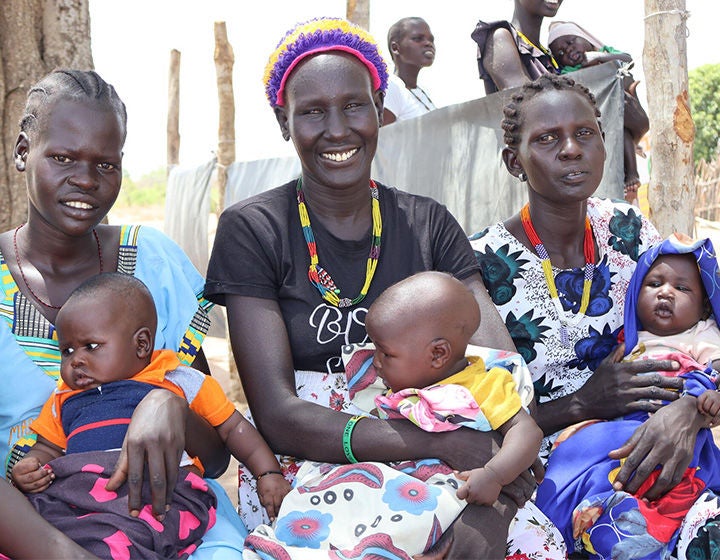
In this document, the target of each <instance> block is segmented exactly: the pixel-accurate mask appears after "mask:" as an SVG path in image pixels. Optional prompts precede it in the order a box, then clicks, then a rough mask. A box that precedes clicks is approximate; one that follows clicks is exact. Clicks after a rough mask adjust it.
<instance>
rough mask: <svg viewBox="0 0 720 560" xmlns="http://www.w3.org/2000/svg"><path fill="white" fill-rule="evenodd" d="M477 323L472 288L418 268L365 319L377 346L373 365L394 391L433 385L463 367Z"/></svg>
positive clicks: (442, 274)
mask: <svg viewBox="0 0 720 560" xmlns="http://www.w3.org/2000/svg"><path fill="white" fill-rule="evenodd" d="M479 325H480V308H479V307H478V304H477V302H476V301H475V297H474V296H473V294H472V292H471V291H470V290H469V289H468V288H467V287H466V286H465V285H464V284H463V283H462V282H460V281H459V280H457V279H456V278H454V277H453V276H451V275H449V274H446V273H444V272H420V273H418V274H415V275H413V276H410V277H409V278H406V279H405V280H401V281H400V282H398V283H397V284H393V285H392V286H390V287H389V288H388V289H387V290H385V291H384V292H383V293H382V294H381V295H380V297H378V299H377V300H376V301H375V302H374V303H373V304H372V305H371V306H370V309H369V310H368V313H367V316H366V318H365V327H366V329H367V332H368V336H369V337H370V339H371V340H372V341H373V343H374V344H375V347H376V350H375V357H374V358H373V365H374V366H375V369H376V370H377V372H378V375H379V376H380V377H381V378H382V379H383V380H384V381H385V384H386V385H387V386H388V387H390V388H391V389H392V390H393V391H396V392H397V391H400V390H401V389H406V388H408V387H418V388H420V387H425V386H427V385H432V384H433V383H437V382H438V381H440V380H442V379H444V378H445V377H448V376H450V375H453V374H455V373H457V372H458V371H460V370H462V369H463V368H464V367H465V365H466V364H467V362H466V360H465V351H466V349H467V345H468V342H469V341H470V337H472V335H473V334H474V333H475V331H476V330H477V328H478V326H479Z"/></svg>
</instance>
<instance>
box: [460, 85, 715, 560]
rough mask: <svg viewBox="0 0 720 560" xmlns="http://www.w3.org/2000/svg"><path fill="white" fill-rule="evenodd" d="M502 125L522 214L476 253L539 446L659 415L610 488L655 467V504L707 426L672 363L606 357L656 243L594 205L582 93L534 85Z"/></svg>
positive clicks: (631, 484)
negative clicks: (600, 422)
mask: <svg viewBox="0 0 720 560" xmlns="http://www.w3.org/2000/svg"><path fill="white" fill-rule="evenodd" d="M504 115H505V118H504V120H503V123H502V126H503V129H504V131H505V143H506V147H505V149H504V150H503V161H504V163H505V165H506V167H507V169H508V171H509V172H510V173H511V174H512V175H514V176H515V177H517V178H518V179H519V180H520V181H521V182H523V183H524V184H525V187H526V189H527V194H528V204H527V205H526V206H525V207H524V208H523V209H522V210H521V211H520V212H519V213H518V214H516V215H514V216H511V217H510V218H508V219H507V220H506V221H504V222H502V223H498V224H495V225H493V226H491V227H489V228H487V229H486V230H484V231H482V232H480V233H478V234H476V235H474V236H472V237H471V243H472V245H473V248H474V249H475V253H476V256H477V258H478V261H479V263H480V265H481V273H482V275H483V281H484V283H485V285H486V287H487V289H488V291H489V292H490V295H491V297H492V299H493V302H494V303H495V305H496V307H497V308H498V310H499V312H500V314H501V316H502V317H503V319H504V320H505V324H506V326H507V328H508V331H509V332H510V334H511V336H512V337H513V340H514V342H515V345H516V347H517V349H518V351H519V352H520V353H521V354H522V355H523V357H524V358H525V360H526V361H527V362H528V365H529V366H530V370H531V373H532V376H533V382H534V386H535V398H536V403H537V405H538V406H537V412H536V414H535V419H536V421H537V422H538V424H539V425H540V427H541V428H542V429H543V431H544V433H545V435H546V438H545V441H544V445H543V449H542V450H541V453H542V456H543V458H545V459H546V458H547V456H548V455H549V454H550V452H551V450H552V445H553V442H554V440H555V438H556V437H557V433H558V432H560V431H561V430H563V429H565V428H567V427H568V426H571V425H574V424H577V423H580V422H583V421H585V420H590V419H598V418H600V419H613V418H617V417H619V416H622V415H624V414H627V413H629V412H632V411H637V410H646V411H651V412H655V414H653V415H652V416H651V418H650V420H649V421H647V422H646V423H645V424H643V425H642V426H641V427H640V428H638V430H637V431H636V432H635V433H634V434H633V435H632V437H631V438H630V439H629V440H628V441H627V442H626V443H625V445H623V446H622V447H621V448H619V449H617V450H614V451H612V452H611V456H612V457H613V458H616V459H625V460H624V462H623V466H622V468H621V469H620V471H619V473H618V475H617V478H616V481H617V482H619V483H620V484H621V485H622V486H623V490H625V491H627V492H630V493H634V492H636V491H637V490H638V488H639V487H640V486H641V484H642V483H643V482H644V481H645V480H646V479H647V478H648V477H649V476H650V474H651V472H652V471H653V470H655V469H656V467H661V471H660V474H659V476H658V477H657V479H656V480H655V482H654V484H652V485H651V486H650V487H649V489H647V491H646V492H645V493H644V497H645V498H647V499H649V500H653V499H655V498H656V497H659V496H660V495H662V494H664V493H665V492H666V491H667V490H668V489H670V488H672V487H673V486H675V485H676V484H677V482H678V481H679V480H680V478H681V476H682V474H683V472H684V471H685V468H686V467H687V465H688V464H689V462H690V459H691V458H692V454H693V443H694V440H695V436H696V435H697V432H698V430H699V429H700V427H702V425H703V419H702V418H701V417H700V415H699V414H698V412H697V408H696V405H695V402H694V401H695V398H694V397H691V396H683V397H679V396H678V392H677V389H679V388H681V387H680V385H679V383H678V381H679V380H677V379H671V378H667V377H663V376H661V375H660V374H658V373H654V372H659V371H666V370H674V369H677V364H675V363H672V362H670V361H660V360H646V361H643V362H642V363H639V362H635V363H620V359H621V356H622V354H620V353H617V352H613V350H614V349H615V347H616V346H617V344H618V335H619V334H620V332H621V329H622V326H623V323H622V321H623V308H624V300H625V292H626V290H627V286H628V282H629V280H630V277H631V275H632V272H633V270H634V268H635V265H636V263H637V260H638V257H639V255H640V254H641V253H642V252H643V251H644V250H645V249H646V248H647V247H648V246H649V245H650V244H653V243H655V242H658V241H660V236H659V234H658V232H657V231H656V230H655V228H654V227H653V226H652V224H651V223H650V222H649V221H648V220H647V219H646V218H645V217H644V216H642V214H640V213H639V212H638V210H637V208H635V207H633V206H630V205H628V204H625V203H623V202H616V201H611V200H605V199H599V198H595V197H593V194H594V193H595V190H596V189H597V187H598V185H599V184H600V181H601V179H602V173H603V165H604V162H605V147H604V143H603V136H602V129H601V127H600V122H599V116H600V113H599V111H598V109H597V107H596V105H595V100H594V97H593V95H592V94H591V93H590V92H589V91H588V90H587V89H586V88H584V87H583V86H581V85H579V84H576V83H574V81H573V80H571V79H569V78H566V77H560V76H554V75H545V76H541V77H540V78H538V79H537V80H535V81H534V82H529V83H527V84H526V85H525V86H524V87H523V88H522V90H521V91H520V92H519V93H517V94H515V95H514V96H513V97H512V99H511V100H510V101H509V103H508V104H507V106H506V107H505V109H504ZM638 373H648V375H636V374H638ZM660 401H671V403H670V404H668V405H666V406H664V407H662V405H661V404H659V402H660ZM704 497H705V496H703V497H701V498H700V499H699V500H698V504H699V503H700V502H703V500H704ZM717 505H718V504H717V502H716V501H715V502H714V506H715V507H716V506H717ZM696 515H698V513H697V512H694V511H693V510H691V512H690V513H689V514H688V516H696ZM713 515H716V513H715V514H713ZM695 519H696V520H697V518H695ZM702 524H703V523H702V522H701V523H700V525H702ZM686 525H690V524H689V523H688V522H687V521H686ZM694 526H697V524H696V525H694ZM681 531H682V528H681ZM571 544H572V543H571ZM681 546H686V544H685V545H683V541H682V539H681V541H680V544H679V545H678V547H681ZM571 550H572V547H571Z"/></svg>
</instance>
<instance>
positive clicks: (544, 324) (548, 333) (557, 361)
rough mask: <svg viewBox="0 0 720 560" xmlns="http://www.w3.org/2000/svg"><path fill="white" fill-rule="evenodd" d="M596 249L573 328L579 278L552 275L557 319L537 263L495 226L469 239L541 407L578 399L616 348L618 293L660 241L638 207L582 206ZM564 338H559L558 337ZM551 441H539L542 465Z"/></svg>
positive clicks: (598, 202) (605, 202) (578, 274)
mask: <svg viewBox="0 0 720 560" xmlns="http://www.w3.org/2000/svg"><path fill="white" fill-rule="evenodd" d="M587 212H588V217H589V218H590V224H591V225H592V230H593V234H594V236H595V240H596V242H597V245H598V248H599V255H598V260H597V266H596V268H595V275H594V278H593V283H592V289H591V292H590V303H589V305H588V309H587V311H586V314H585V317H583V318H582V319H581V320H580V321H577V320H576V319H577V317H576V313H577V311H578V310H579V308H580V299H581V296H582V289H583V278H584V276H583V275H584V271H583V269H582V268H575V269H568V270H560V269H557V268H555V267H553V273H554V275H555V284H556V286H557V290H558V294H559V296H560V302H561V304H562V307H563V310H564V313H563V314H562V315H563V316H559V315H558V310H557V309H556V307H555V305H554V303H553V301H552V299H551V297H550V292H549V291H548V287H547V284H546V282H545V276H544V274H543V269H542V265H541V261H540V258H539V257H538V256H537V255H536V254H535V253H534V252H532V251H530V250H529V249H527V248H526V247H525V246H524V245H523V244H522V243H520V241H518V240H517V239H516V238H515V237H514V236H513V235H512V234H511V233H510V232H508V230H507V229H505V226H504V225H503V224H502V223H498V224H495V225H494V226H490V227H489V228H487V229H485V230H484V231H482V232H480V233H477V234H475V235H473V236H471V237H470V242H471V244H472V246H473V249H474V250H475V256H476V257H477V259H478V262H479V263H480V266H481V273H482V276H483V280H484V282H485V286H486V287H487V289H488V292H489V293H490V296H491V297H492V300H493V303H495V306H496V307H497V309H498V311H499V312H500V315H501V316H502V318H503V319H504V321H505V324H506V326H507V328H508V331H509V332H510V335H511V336H512V338H513V341H514V342H515V346H516V347H517V350H518V352H520V354H521V355H522V356H523V358H525V361H526V362H527V364H528V366H529V367H530V372H531V374H532V379H533V386H534V389H535V399H536V401H537V402H538V403H543V402H548V401H551V400H554V399H557V398H559V397H562V396H565V395H568V394H571V393H573V392H575V391H577V390H578V389H579V388H580V387H581V386H582V385H583V384H584V383H585V381H587V379H588V377H590V375H591V374H592V372H593V371H594V370H595V368H596V367H597V365H598V364H599V363H600V362H601V361H602V360H603V358H605V357H606V356H607V355H608V354H609V352H610V351H611V350H612V349H613V347H614V346H615V345H616V344H617V337H618V334H619V332H620V330H621V328H622V326H623V311H624V306H625V292H626V290H627V287H628V283H629V281H630V277H631V276H632V273H633V270H635V264H636V263H637V260H638V257H639V256H640V254H641V253H642V252H643V251H644V250H645V249H647V248H648V247H649V246H650V245H652V244H654V243H656V242H659V241H660V240H661V238H660V235H659V234H658V232H657V230H656V229H655V227H654V226H653V225H652V224H651V223H650V222H649V220H648V219H647V218H646V217H645V216H643V215H642V214H641V213H640V211H639V210H638V208H637V207H635V206H631V205H629V204H626V203H624V202H619V201H611V200H609V199H599V198H590V199H588V208H587ZM563 331H564V333H566V336H561V332H563ZM554 439H555V438H554V437H553V436H550V437H548V438H545V441H544V442H543V448H542V450H541V454H542V456H543V457H546V456H547V454H548V451H549V449H550V446H551V445H552V441H554Z"/></svg>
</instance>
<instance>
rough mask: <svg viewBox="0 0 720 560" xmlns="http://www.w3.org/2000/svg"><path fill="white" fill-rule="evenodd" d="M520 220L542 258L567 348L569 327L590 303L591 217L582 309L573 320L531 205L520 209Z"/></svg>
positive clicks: (585, 248)
mask: <svg viewBox="0 0 720 560" xmlns="http://www.w3.org/2000/svg"><path fill="white" fill-rule="evenodd" d="M520 222H521V223H522V227H523V229H524V230H525V234H526V235H527V236H528V239H529V240H530V243H532V244H533V247H534V248H535V252H536V253H537V254H538V256H539V257H540V259H542V268H543V272H544V273H545V283H546V284H547V287H548V291H549V292H550V297H551V298H552V301H553V303H554V304H555V309H556V310H557V314H558V319H559V320H560V324H561V327H560V340H561V342H562V344H563V346H565V347H566V348H567V347H569V346H570V340H569V334H568V327H574V326H576V325H577V324H578V323H580V321H582V320H583V318H584V317H585V312H586V311H587V308H588V305H589V304H590V289H591V287H592V282H593V276H595V243H593V235H592V226H591V225H590V219H589V218H588V217H587V216H585V238H584V240H583V255H584V256H585V273H584V276H585V278H584V280H583V291H582V297H581V299H580V309H579V311H578V312H577V314H576V315H575V317H574V318H573V319H572V320H568V319H567V312H566V311H565V309H564V308H563V306H562V303H560V296H559V294H558V291H557V286H555V277H554V276H553V272H552V263H551V262H550V255H548V252H547V249H545V246H544V245H543V243H542V241H540V237H539V236H538V234H537V232H536V231H535V228H534V227H533V225H532V220H531V219H530V205H529V204H526V205H525V206H523V208H522V210H520Z"/></svg>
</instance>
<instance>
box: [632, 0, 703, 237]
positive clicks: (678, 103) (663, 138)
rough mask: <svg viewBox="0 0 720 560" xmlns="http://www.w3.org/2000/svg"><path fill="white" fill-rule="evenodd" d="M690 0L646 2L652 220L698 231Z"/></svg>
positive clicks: (663, 227)
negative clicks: (689, 66) (689, 62)
mask: <svg viewBox="0 0 720 560" xmlns="http://www.w3.org/2000/svg"><path fill="white" fill-rule="evenodd" d="M688 15H689V14H688V12H687V11H686V9H685V0H645V47H644V50H643V70H644V73H645V80H646V82H647V83H646V89H647V92H648V117H649V119H650V148H651V157H652V160H651V166H650V188H649V192H648V199H649V202H650V219H651V220H652V222H653V223H654V224H655V225H656V227H657V228H658V230H659V231H660V234H661V235H663V236H668V235H670V234H671V233H673V232H676V231H677V232H681V233H685V234H687V235H693V231H694V225H695V218H694V215H693V214H694V206H695V196H696V189H695V184H694V173H693V141H694V139H695V125H694V124H693V120H692V117H691V116H690V104H689V99H688V70H687V41H686V37H687V28H686V26H685V23H686V20H687V17H688Z"/></svg>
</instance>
